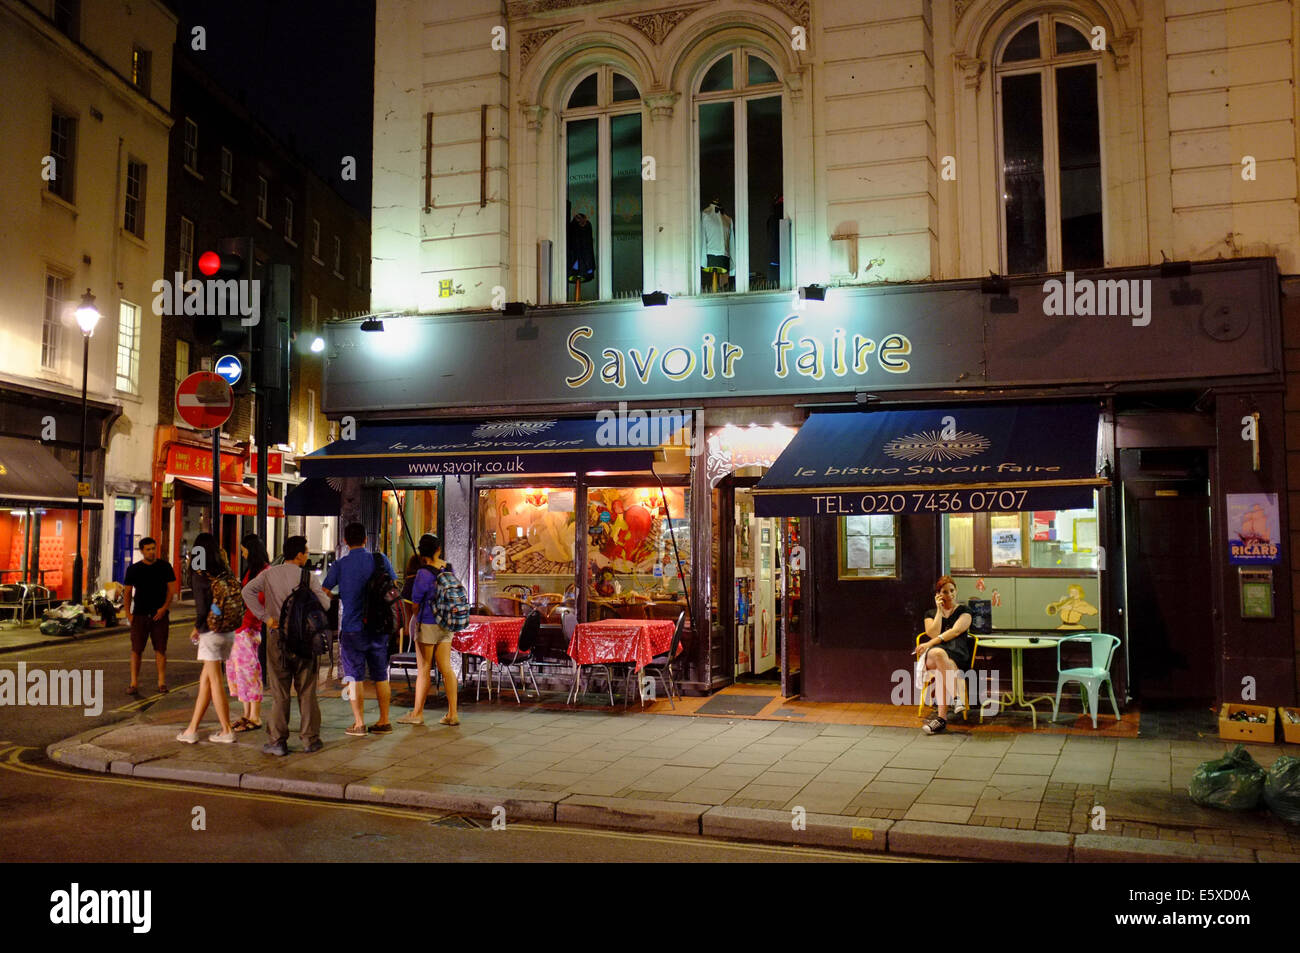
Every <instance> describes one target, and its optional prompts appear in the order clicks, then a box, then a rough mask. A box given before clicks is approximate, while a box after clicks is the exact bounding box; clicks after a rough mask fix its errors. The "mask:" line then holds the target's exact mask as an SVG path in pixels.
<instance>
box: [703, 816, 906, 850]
mask: <svg viewBox="0 0 1300 953" xmlns="http://www.w3.org/2000/svg"><path fill="white" fill-rule="evenodd" d="M700 823H701V827H702V832H703V834H704V835H705V836H706V837H721V838H726V839H728V840H754V841H764V842H768V843H775V844H792V845H798V846H805V847H807V846H816V847H839V848H848V849H853V850H865V851H874V852H880V851H884V850H885V849H886V848H887V846H888V835H889V829H890V828H891V827H892V826H893V822H892V821H882V820H877V819H876V818H868V817H842V816H839V815H833V814H818V813H808V814H807V815H806V816H803V817H796V816H795V815H794V814H792V813H791V812H790V811H776V810H764V809H759V808H747V807H730V806H722V807H714V808H711V809H710V810H708V811H706V812H705V813H704V814H703V816H702V817H701V819H700ZM801 826H802V829H798V828H799V827H801Z"/></svg>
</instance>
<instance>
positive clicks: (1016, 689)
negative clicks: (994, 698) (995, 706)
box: [979, 633, 1070, 728]
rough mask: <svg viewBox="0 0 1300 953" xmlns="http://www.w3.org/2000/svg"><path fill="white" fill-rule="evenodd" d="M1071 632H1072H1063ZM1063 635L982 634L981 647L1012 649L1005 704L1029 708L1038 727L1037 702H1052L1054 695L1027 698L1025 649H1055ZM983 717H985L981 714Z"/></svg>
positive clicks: (1003, 701) (980, 638)
mask: <svg viewBox="0 0 1300 953" xmlns="http://www.w3.org/2000/svg"><path fill="white" fill-rule="evenodd" d="M1063 634H1070V633H1063ZM1061 638H1062V635H1055V634H1053V635H1038V636H1028V635H1023V636H1009V635H1001V636H1000V635H990V636H980V637H979V640H980V648H981V649H1010V650H1011V691H1009V692H1003V693H1002V704H1003V705H1013V704H1014V705H1019V706H1020V707H1021V708H1028V709H1029V711H1030V713H1031V715H1032V716H1033V722H1034V727H1035V728H1037V727H1038V709H1036V708H1035V707H1034V703H1035V702H1040V701H1046V702H1049V703H1050V702H1051V701H1052V698H1053V696H1052V695H1038V696H1035V697H1034V698H1031V699H1026V698H1025V649H1054V648H1056V643H1057V642H1058V641H1060V639H1061ZM981 717H983V716H982V715H981Z"/></svg>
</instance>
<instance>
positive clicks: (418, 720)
mask: <svg viewBox="0 0 1300 953" xmlns="http://www.w3.org/2000/svg"><path fill="white" fill-rule="evenodd" d="M397 723H398V724H399V725H423V724H424V716H423V715H417V714H416V713H415V712H411V713H410V714H408V715H403V716H402V717H401V718H398V719H397Z"/></svg>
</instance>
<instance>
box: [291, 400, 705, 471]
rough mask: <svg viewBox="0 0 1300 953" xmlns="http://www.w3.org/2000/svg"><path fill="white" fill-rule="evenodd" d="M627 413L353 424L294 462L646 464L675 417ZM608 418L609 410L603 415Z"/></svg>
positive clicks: (306, 465)
mask: <svg viewBox="0 0 1300 953" xmlns="http://www.w3.org/2000/svg"><path fill="white" fill-rule="evenodd" d="M638 413H639V412H638V411H631V412H629V413H628V414H626V415H625V416H624V417H622V418H618V419H613V420H602V419H597V418H590V417H589V418H581V419H555V418H550V419H529V418H517V419H508V420H488V421H474V422H471V423H429V424H381V425H367V426H362V427H358V428H357V432H356V437H355V439H351V440H336V441H334V442H333V443H331V444H329V445H328V446H325V447H322V448H321V449H319V450H317V451H316V452H315V453H312V454H308V455H307V456H305V457H302V458H301V459H300V460H299V468H300V470H301V472H302V475H303V476H304V477H331V476H335V477H337V476H387V477H406V478H410V477H422V476H424V477H437V476H458V475H460V474H474V475H476V476H508V475H510V474H516V473H557V472H559V473H568V472H578V471H587V472H590V471H592V470H617V471H637V470H649V469H650V466H651V464H652V463H653V462H654V460H655V457H656V451H657V450H658V448H659V447H660V446H661V445H663V444H665V443H670V442H673V441H674V440H675V439H677V434H678V432H679V431H680V430H681V428H682V418H681V417H680V416H678V417H674V416H673V415H672V414H669V413H666V412H640V413H641V416H637V414H638ZM608 416H609V417H613V416H614V415H613V414H610V415H608Z"/></svg>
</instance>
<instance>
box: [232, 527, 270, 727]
mask: <svg viewBox="0 0 1300 953" xmlns="http://www.w3.org/2000/svg"><path fill="white" fill-rule="evenodd" d="M239 551H240V553H241V554H242V555H243V557H244V567H245V569H244V576H243V578H242V579H241V580H240V581H241V582H242V583H243V584H244V585H245V586H246V585H248V584H249V582H250V581H252V579H253V577H254V576H256V575H257V574H258V573H260V572H262V571H263V570H264V569H266V567H267V564H268V563H269V560H268V559H267V555H266V547H265V546H264V545H263V544H262V540H261V537H259V536H258V535H257V534H256V533H249V534H248V535H247V536H245V537H244V539H243V542H241V543H240V545H239ZM259 598H260V597H259ZM263 601H265V600H263ZM261 642H262V624H261V623H260V622H258V621H257V617H256V616H255V615H253V613H252V612H250V611H248V610H247V609H246V610H244V620H243V622H242V623H241V624H240V626H239V631H238V632H236V633H235V647H234V649H232V650H231V653H230V658H229V659H227V660H226V681H227V682H229V683H230V694H231V695H232V696H234V697H235V698H238V699H239V700H240V702H242V703H243V706H244V716H243V717H242V718H240V719H239V720H238V721H236V722H235V723H234V724H233V725H232V726H231V727H232V728H233V729H234V730H235V731H252V730H253V729H255V728H261V727H262V664H261V662H259V661H258V658H257V647H258V645H260V644H261Z"/></svg>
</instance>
